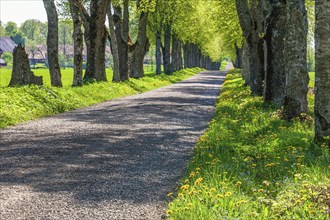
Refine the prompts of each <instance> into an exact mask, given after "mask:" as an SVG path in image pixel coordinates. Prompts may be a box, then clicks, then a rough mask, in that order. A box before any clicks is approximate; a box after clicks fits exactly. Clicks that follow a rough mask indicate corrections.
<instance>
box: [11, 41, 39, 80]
mask: <svg viewBox="0 0 330 220" xmlns="http://www.w3.org/2000/svg"><path fill="white" fill-rule="evenodd" d="M30 84H36V85H42V84H43V82H42V76H35V75H34V74H33V72H32V71H31V68H30V64H29V58H28V55H27V54H26V52H25V49H24V48H23V47H22V45H21V44H18V46H17V47H15V49H14V51H13V71H12V77H11V80H10V83H9V86H23V85H30Z"/></svg>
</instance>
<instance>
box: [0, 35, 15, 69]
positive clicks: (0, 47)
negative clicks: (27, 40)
mask: <svg viewBox="0 0 330 220" xmlns="http://www.w3.org/2000/svg"><path fill="white" fill-rule="evenodd" d="M15 47H16V44H15V42H14V41H13V40H12V39H10V37H0V67H3V66H7V63H6V61H5V60H3V59H1V55H2V54H3V53H6V52H9V53H12V52H13V51H14V48H15Z"/></svg>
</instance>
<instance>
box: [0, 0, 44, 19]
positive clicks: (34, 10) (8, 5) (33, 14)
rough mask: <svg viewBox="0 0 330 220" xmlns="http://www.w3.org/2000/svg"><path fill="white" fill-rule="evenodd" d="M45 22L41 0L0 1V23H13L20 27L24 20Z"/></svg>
mask: <svg viewBox="0 0 330 220" xmlns="http://www.w3.org/2000/svg"><path fill="white" fill-rule="evenodd" d="M28 19H37V20H40V21H42V22H44V21H47V15H46V11H45V8H44V5H43V3H42V0H0V20H1V22H2V23H7V22H8V21H14V22H15V23H17V25H21V24H22V23H23V22H24V21H25V20H28Z"/></svg>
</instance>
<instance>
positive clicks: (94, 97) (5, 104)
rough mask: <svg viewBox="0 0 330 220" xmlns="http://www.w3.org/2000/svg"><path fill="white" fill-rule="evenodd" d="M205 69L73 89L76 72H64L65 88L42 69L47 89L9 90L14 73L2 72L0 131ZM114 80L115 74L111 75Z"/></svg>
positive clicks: (69, 70) (153, 87)
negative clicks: (54, 86)
mask: <svg viewBox="0 0 330 220" xmlns="http://www.w3.org/2000/svg"><path fill="white" fill-rule="evenodd" d="M201 70H202V69H200V68H192V69H184V70H181V71H178V72H175V73H173V74H172V75H165V74H161V75H157V76H156V75H155V74H153V73H150V72H149V73H146V77H144V78H141V79H130V81H127V82H122V83H112V82H100V83H93V84H88V85H85V86H83V87H71V86H70V85H71V82H72V69H66V70H63V71H62V79H63V85H64V87H63V88H53V87H50V86H49V85H50V82H49V76H48V70H44V69H39V70H36V71H35V74H36V75H43V76H44V83H45V86H35V85H32V86H22V87H14V88H8V87H5V86H6V85H8V83H9V80H10V70H6V69H1V72H0V77H1V78H0V79H1V81H0V85H1V86H0V128H4V127H7V126H9V125H15V124H17V123H20V122H24V121H28V120H31V119H35V118H38V117H43V116H47V115H53V114H57V113H61V112H65V111H69V110H72V109H76V108H80V107H84V106H88V105H92V104H95V103H99V102H103V101H106V100H111V99H114V98H118V97H123V96H128V95H133V94H137V93H142V92H145V91H148V90H152V89H156V88H159V87H163V86H167V85H170V84H171V83H175V82H179V81H181V80H183V79H186V78H188V77H190V76H192V75H194V74H196V73H198V72H200V71H201ZM107 76H108V79H109V80H111V78H112V73H111V71H108V72H107Z"/></svg>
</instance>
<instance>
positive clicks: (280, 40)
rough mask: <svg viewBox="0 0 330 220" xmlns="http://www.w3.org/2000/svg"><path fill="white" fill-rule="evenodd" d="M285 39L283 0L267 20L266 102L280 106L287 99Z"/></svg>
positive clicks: (275, 5)
mask: <svg viewBox="0 0 330 220" xmlns="http://www.w3.org/2000/svg"><path fill="white" fill-rule="evenodd" d="M285 38H286V5H285V3H284V2H283V0H277V1H275V2H273V3H272V7H271V12H270V14H269V15H268V17H267V19H266V27H265V37H264V39H265V45H264V47H265V50H264V51H265V83H264V100H265V101H267V102H274V103H276V104H277V105H280V106H281V105H283V101H284V97H285V64H286V60H285V59H284V41H285Z"/></svg>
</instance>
